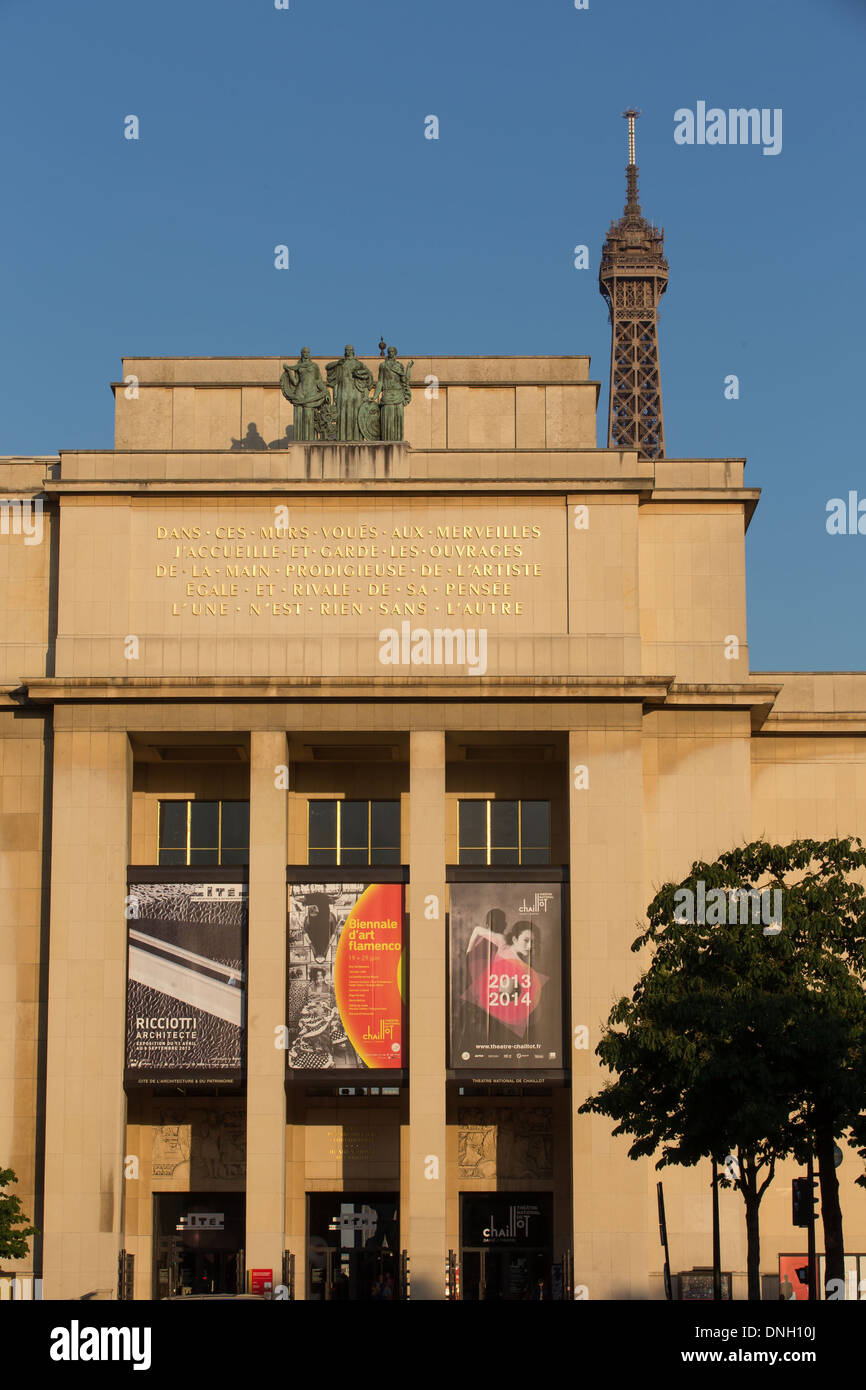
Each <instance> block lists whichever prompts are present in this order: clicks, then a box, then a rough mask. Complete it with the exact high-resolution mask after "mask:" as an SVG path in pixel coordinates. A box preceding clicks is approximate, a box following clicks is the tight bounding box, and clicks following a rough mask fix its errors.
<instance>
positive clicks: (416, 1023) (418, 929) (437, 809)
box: [402, 730, 448, 1301]
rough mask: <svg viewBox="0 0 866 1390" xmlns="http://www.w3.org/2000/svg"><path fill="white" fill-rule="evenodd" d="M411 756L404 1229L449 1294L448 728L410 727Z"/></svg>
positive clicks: (430, 1288)
mask: <svg viewBox="0 0 866 1390" xmlns="http://www.w3.org/2000/svg"><path fill="white" fill-rule="evenodd" d="M409 761H410V766H409V875H410V879H409V915H410V925H411V939H410V951H409V961H410V968H409V1163H408V1190H407V1191H406V1192H404V1194H403V1199H402V1209H403V1221H402V1232H403V1243H404V1245H405V1247H406V1249H407V1250H408V1252H409V1261H410V1271H411V1281H412V1298H413V1299H414V1300H416V1301H417V1300H419V1299H427V1300H435V1299H444V1297H445V1261H446V1258H447V1253H448V1252H447V1238H446V1225H445V1132H446V1131H445V1063H446V1052H445V999H446V992H445V734H444V732H442V731H438V730H437V731H436V732H432V733H430V732H416V733H411V734H410V736H409ZM407 1217H408V1220H407Z"/></svg>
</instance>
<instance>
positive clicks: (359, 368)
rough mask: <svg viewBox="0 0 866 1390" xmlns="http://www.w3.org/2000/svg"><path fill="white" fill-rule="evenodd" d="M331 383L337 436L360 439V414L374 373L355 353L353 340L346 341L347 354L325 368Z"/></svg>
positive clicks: (329, 383) (344, 438)
mask: <svg viewBox="0 0 866 1390" xmlns="http://www.w3.org/2000/svg"><path fill="white" fill-rule="evenodd" d="M325 371H326V372H327V376H328V385H329V386H331V387H333V391H334V404H335V406H336V414H337V439H339V440H347V439H361V438H362V434H361V428H360V425H359V423H358V415H359V412H360V409H361V406H362V405H363V404H364V402H365V401H366V400H367V398H368V396H369V394H370V390H371V388H372V385H373V375H372V373H371V371H370V369H369V367H366V366H365V365H364V363H363V362H360V361H359V360H358V358H357V357H356V356H355V349H354V348H353V347H352V345H351V343H347V344H346V351H345V356H343V357H339V358H338V359H337V361H336V362H329V363H328V365H327V367H326V368H325Z"/></svg>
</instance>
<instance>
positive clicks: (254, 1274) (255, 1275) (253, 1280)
mask: <svg viewBox="0 0 866 1390" xmlns="http://www.w3.org/2000/svg"><path fill="white" fill-rule="evenodd" d="M249 1281H250V1293H258V1294H265V1293H273V1290H274V1271H273V1270H272V1269H251V1270H250V1271H249Z"/></svg>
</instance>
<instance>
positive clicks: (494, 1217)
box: [463, 1192, 553, 1249]
mask: <svg viewBox="0 0 866 1390" xmlns="http://www.w3.org/2000/svg"><path fill="white" fill-rule="evenodd" d="M552 1235H553V1198H552V1196H551V1194H550V1193H547V1192H537V1193H536V1192H532V1193H524V1192H515V1193H497V1192H479V1193H477V1194H476V1193H472V1194H468V1193H465V1194H464V1196H463V1245H464V1247H466V1246H475V1247H476V1248H478V1247H481V1248H484V1247H485V1246H514V1245H523V1246H527V1247H531V1248H533V1249H538V1248H541V1247H543V1246H547V1245H549V1244H550V1242H551V1239H552Z"/></svg>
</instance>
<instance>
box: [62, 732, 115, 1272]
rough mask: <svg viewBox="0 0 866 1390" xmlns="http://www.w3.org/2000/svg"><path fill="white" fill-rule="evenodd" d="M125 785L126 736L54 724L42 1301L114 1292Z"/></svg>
mask: <svg viewBox="0 0 866 1390" xmlns="http://www.w3.org/2000/svg"><path fill="white" fill-rule="evenodd" d="M131 791H132V756H131V749H130V744H129V739H128V738H127V735H126V733H125V732H120V733H113V732H100V731H96V730H91V729H87V728H84V729H79V730H75V729H70V728H58V729H56V732H55V739H54V801H53V827H52V858H51V958H50V966H49V975H48V1077H47V1093H46V1122H45V1246H44V1250H45V1282H44V1290H43V1292H44V1296H45V1298H49V1299H80V1298H84V1297H88V1296H89V1297H95V1298H100V1299H109V1298H115V1297H116V1294H117V1256H118V1252H119V1250H120V1248H121V1243H122V1238H121V1231H122V1221H123V1192H122V1187H123V1181H124V1162H123V1159H124V1141H125V1126H126V1096H125V1093H124V1089H123V1063H124V1044H125V1023H126V917H125V914H124V906H125V898H126V866H127V862H128V855H129V823H130V806H131Z"/></svg>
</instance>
